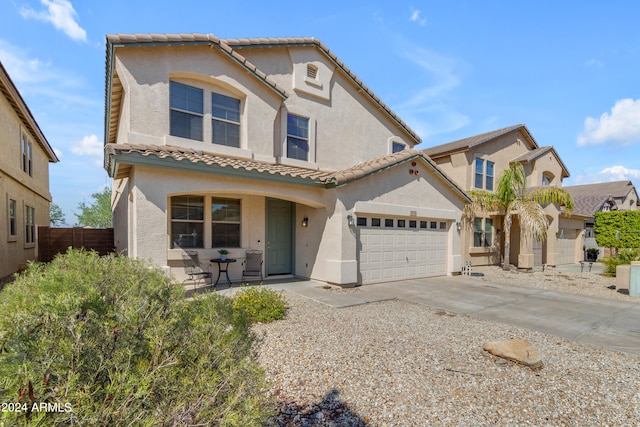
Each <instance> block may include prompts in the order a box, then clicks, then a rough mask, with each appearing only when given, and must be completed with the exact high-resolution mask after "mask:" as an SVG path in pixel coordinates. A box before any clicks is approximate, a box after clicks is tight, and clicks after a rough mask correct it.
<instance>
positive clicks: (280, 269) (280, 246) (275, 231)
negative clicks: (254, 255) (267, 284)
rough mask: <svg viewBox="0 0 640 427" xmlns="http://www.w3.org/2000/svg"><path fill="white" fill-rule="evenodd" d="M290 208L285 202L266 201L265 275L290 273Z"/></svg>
mask: <svg viewBox="0 0 640 427" xmlns="http://www.w3.org/2000/svg"><path fill="white" fill-rule="evenodd" d="M292 208H293V205H292V203H291V202H288V201H286V200H276V199H267V248H266V253H265V262H266V270H267V275H274V274H291V272H292V269H291V264H292V261H291V256H292V250H291V247H292V243H291V242H292V240H293V239H292V234H293V233H292V231H291V229H292V227H291V218H292V215H293V214H292V210H293V209H292Z"/></svg>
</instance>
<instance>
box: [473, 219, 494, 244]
mask: <svg viewBox="0 0 640 427" xmlns="http://www.w3.org/2000/svg"><path fill="white" fill-rule="evenodd" d="M492 244H493V220H491V219H490V218H475V219H474V220H473V246H474V247H476V248H482V247H489V246H491V245H492Z"/></svg>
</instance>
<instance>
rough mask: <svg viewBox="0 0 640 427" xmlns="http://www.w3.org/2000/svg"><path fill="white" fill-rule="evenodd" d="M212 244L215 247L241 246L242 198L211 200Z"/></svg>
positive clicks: (217, 198) (215, 198) (216, 198)
mask: <svg viewBox="0 0 640 427" xmlns="http://www.w3.org/2000/svg"><path fill="white" fill-rule="evenodd" d="M211 222H212V224H211V225H212V226H211V244H212V247H214V248H225V247H227V248H239V247H240V199H226V198H221V197H214V198H213V199H212V200H211Z"/></svg>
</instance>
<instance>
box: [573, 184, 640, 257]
mask: <svg viewBox="0 0 640 427" xmlns="http://www.w3.org/2000/svg"><path fill="white" fill-rule="evenodd" d="M564 189H565V190H567V191H568V192H569V194H571V198H573V202H574V204H575V209H574V212H575V213H576V214H578V215H581V216H583V217H585V221H584V232H585V242H584V249H589V248H598V244H597V243H596V237H595V234H594V232H593V217H594V214H595V213H596V212H609V211H618V210H619V211H629V210H638V206H639V203H640V202H639V201H638V200H639V199H638V192H637V191H636V188H635V186H634V185H633V183H632V182H631V181H614V182H600V183H596V184H584V185H572V186H568V187H564ZM599 249H600V253H599V257H600V258H601V257H603V256H604V255H605V248H599Z"/></svg>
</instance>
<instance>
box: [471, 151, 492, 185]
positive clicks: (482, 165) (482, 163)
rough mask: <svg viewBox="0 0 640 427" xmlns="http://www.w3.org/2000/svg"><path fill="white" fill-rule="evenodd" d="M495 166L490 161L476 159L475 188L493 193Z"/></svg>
mask: <svg viewBox="0 0 640 427" xmlns="http://www.w3.org/2000/svg"><path fill="white" fill-rule="evenodd" d="M493 166H494V163H493V162H490V161H489V160H484V159H480V158H476V175H475V187H476V188H479V189H483V190H487V191H493Z"/></svg>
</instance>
